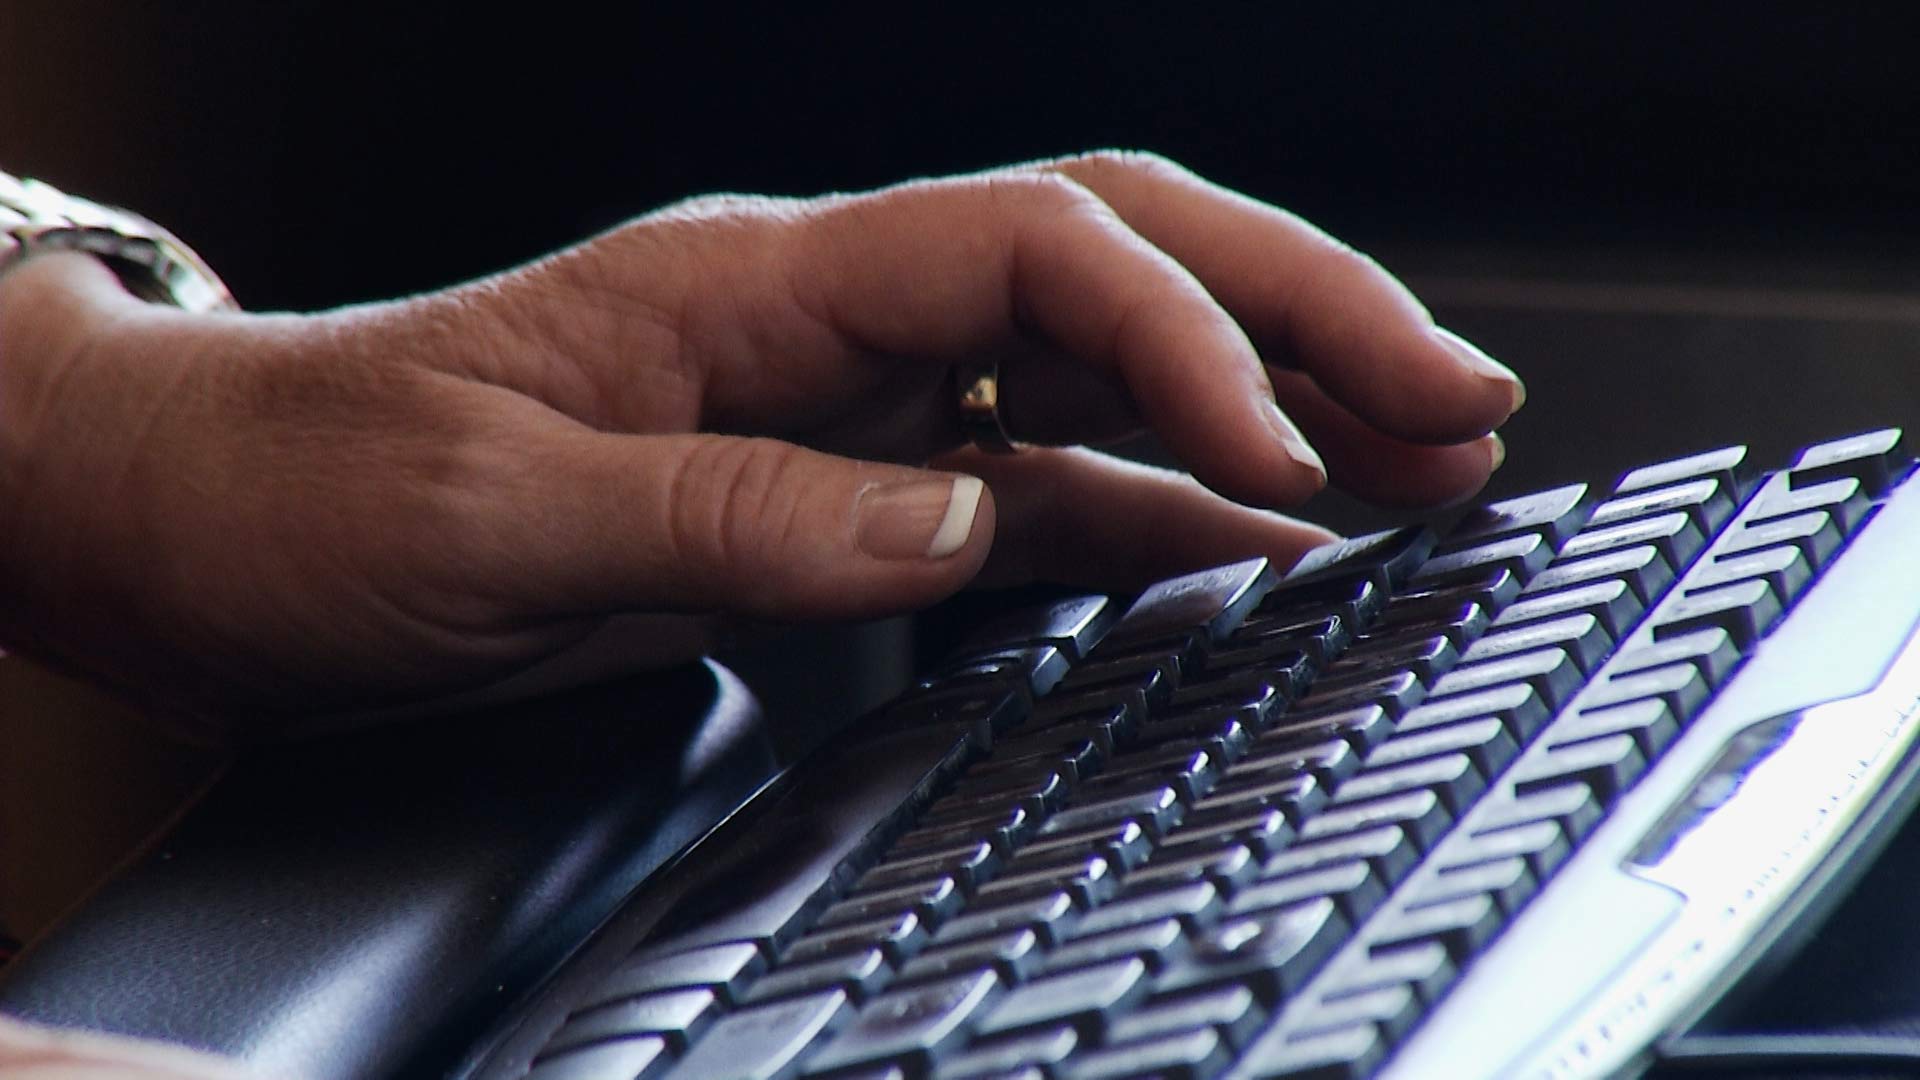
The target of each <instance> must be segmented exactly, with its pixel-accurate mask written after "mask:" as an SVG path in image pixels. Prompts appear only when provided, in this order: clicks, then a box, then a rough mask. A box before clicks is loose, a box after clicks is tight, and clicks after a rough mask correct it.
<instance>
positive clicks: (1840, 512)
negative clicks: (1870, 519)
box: [1747, 476, 1873, 536]
mask: <svg viewBox="0 0 1920 1080" xmlns="http://www.w3.org/2000/svg"><path fill="white" fill-rule="evenodd" d="M1872 506H1873V500H1871V499H1869V498H1868V497H1867V494H1866V492H1865V491H1863V490H1862V489H1861V487H1860V481H1858V480H1855V479H1854V478H1853V477H1851V476H1849V477H1845V478H1843V479H1839V480H1829V481H1827V482H1826V483H1824V484H1814V485H1813V486H1811V487H1793V488H1774V489H1772V490H1769V491H1768V492H1767V493H1766V494H1764V495H1762V496H1761V497H1760V498H1759V499H1757V500H1755V501H1754V505H1753V512H1752V513H1751V514H1749V515H1748V518H1747V520H1748V522H1749V523H1751V524H1754V525H1764V524H1767V523H1769V522H1771V521H1773V520H1776V519H1778V518H1784V517H1794V516H1797V515H1799V514H1804V513H1806V512H1807V511H1809V510H1823V511H1825V512H1826V513H1827V514H1828V515H1829V516H1830V517H1832V518H1833V521H1834V524H1835V525H1838V526H1839V528H1840V532H1841V534H1842V535H1845V536H1852V535H1853V533H1854V531H1855V530H1857V529H1858V528H1859V527H1860V523H1861V522H1862V521H1864V520H1866V516H1867V511H1868V510H1869V509H1870V508H1871V507H1872Z"/></svg>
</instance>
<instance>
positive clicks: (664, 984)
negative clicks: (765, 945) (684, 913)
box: [586, 941, 767, 1006]
mask: <svg viewBox="0 0 1920 1080" xmlns="http://www.w3.org/2000/svg"><path fill="white" fill-rule="evenodd" d="M766 969H767V958H766V954H765V953H763V952H762V951H761V949H760V946H759V945H757V944H755V943H754V942H751V941H732V942H726V943H723V944H719V945H709V946H705V947H703V948H698V949H692V950H689V951H686V952H677V953H666V954H659V953H653V952H647V951H642V952H641V953H639V954H637V955H636V956H635V957H634V958H633V959H631V960H628V961H627V962H626V963H624V964H622V965H621V966H620V967H619V968H618V969H617V970H615V972H614V973H613V975H612V976H610V977H609V978H608V979H607V981H606V982H604V983H602V984H601V985H600V986H598V987H596V988H595V990H594V993H593V995H592V996H591V998H590V999H589V1000H588V1001H587V1002H586V1004H587V1005H588V1006H593V1005H601V1004H605V1003H607V1002H610V1001H618V1000H620V999H622V998H630V997H639V996H641V995H642V994H651V993H655V992H657V991H661V990H682V989H688V988H696V987H706V988H709V989H711V990H712V991H713V992H714V993H715V994H716V995H717V996H718V997H719V998H720V1000H722V1001H726V1002H733V1001H738V1000H739V995H740V994H741V993H742V992H744V991H745V990H746V988H747V984H748V983H751V982H752V981H753V980H754V979H755V978H757V977H758V976H759V975H760V973H761V972H763V971H765V970H766Z"/></svg>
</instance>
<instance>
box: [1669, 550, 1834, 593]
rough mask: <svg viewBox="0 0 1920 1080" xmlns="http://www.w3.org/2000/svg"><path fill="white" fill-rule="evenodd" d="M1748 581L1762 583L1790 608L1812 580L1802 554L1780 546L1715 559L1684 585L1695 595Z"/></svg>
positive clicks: (1804, 554)
mask: <svg viewBox="0 0 1920 1080" xmlns="http://www.w3.org/2000/svg"><path fill="white" fill-rule="evenodd" d="M1749 579H1757V580H1761V581H1765V582H1766V583H1767V587H1768V588H1770V589H1772V590H1773V595H1774V596H1776V597H1779V598H1780V601H1781V602H1782V603H1786V604H1791V603H1792V602H1793V601H1795V600H1796V599H1799V596H1800V591H1801V590H1802V589H1805V588H1806V587H1807V583H1808V582H1810V581H1812V580H1813V567H1812V566H1810V565H1808V563H1807V556H1806V553H1805V552H1803V551H1801V550H1800V549H1799V548H1798V547H1795V546H1794V545H1792V544H1781V545H1779V546H1778V547H1770V548H1761V549H1760V550H1758V551H1747V552H1742V553H1741V554H1739V555H1735V556H1733V557H1732V558H1725V557H1719V556H1716V557H1715V558H1714V560H1713V561H1712V562H1711V563H1708V564H1706V565H1705V566H1702V567H1700V568H1699V570H1698V571H1697V572H1695V574H1694V575H1693V577H1692V578H1690V579H1689V580H1688V585H1689V586H1690V587H1691V588H1692V589H1693V590H1695V591H1705V590H1707V589H1711V588H1714V587H1715V586H1719V585H1730V584H1733V583H1734V582H1738V581H1747V580H1749Z"/></svg>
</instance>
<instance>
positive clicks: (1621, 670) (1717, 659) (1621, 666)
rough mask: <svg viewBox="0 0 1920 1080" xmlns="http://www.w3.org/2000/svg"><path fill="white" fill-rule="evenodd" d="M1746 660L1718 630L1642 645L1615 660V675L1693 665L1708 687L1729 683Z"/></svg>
mask: <svg viewBox="0 0 1920 1080" xmlns="http://www.w3.org/2000/svg"><path fill="white" fill-rule="evenodd" d="M1741 659H1742V655H1741V653H1740V650H1739V648H1738V647H1737V646H1735V645H1734V643H1733V636H1732V635H1731V634H1728V633H1727V632H1726V631H1725V630H1722V629H1720V628H1719V627H1717V626H1713V627H1708V628H1707V629H1705V630H1696V631H1694V632H1693V633H1690V634H1681V635H1680V636H1678V637H1669V638H1667V639H1665V640H1663V641H1657V642H1655V643H1653V644H1651V645H1642V646H1640V647H1638V648H1635V649H1632V650H1630V651H1628V652H1624V653H1621V654H1620V655H1619V656H1618V657H1616V658H1615V659H1614V664H1613V671H1614V673H1615V674H1620V675H1626V674H1629V673H1631V672H1635V671H1645V670H1647V669H1648V668H1656V667H1666V666H1667V665H1668V664H1680V663H1686V664H1692V665H1693V666H1694V667H1695V668H1697V669H1698V670H1699V672H1700V677H1701V678H1702V679H1705V680H1706V683H1707V685H1708V686H1719V685H1721V684H1722V683H1724V682H1726V680H1727V676H1728V675H1730V674H1732V673H1733V669H1734V668H1735V667H1737V666H1738V665H1739V663H1740V661H1741Z"/></svg>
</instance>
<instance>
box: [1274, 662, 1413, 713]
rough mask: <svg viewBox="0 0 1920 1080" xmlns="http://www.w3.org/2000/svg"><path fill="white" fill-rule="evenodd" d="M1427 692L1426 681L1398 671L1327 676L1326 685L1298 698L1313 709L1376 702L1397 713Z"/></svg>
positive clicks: (1334, 709) (1336, 709)
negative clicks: (1342, 678) (1352, 677)
mask: <svg viewBox="0 0 1920 1080" xmlns="http://www.w3.org/2000/svg"><path fill="white" fill-rule="evenodd" d="M1426 692H1427V688H1426V685H1425V684H1423V683H1422V682H1421V681H1420V677H1419V676H1418V675H1416V674H1414V673H1413V672H1410V671H1401V672H1396V673H1394V674H1391V675H1381V676H1376V677H1369V678H1364V679H1361V680H1358V681H1354V682H1345V683H1339V684H1336V683H1334V682H1333V681H1331V680H1330V681H1329V682H1328V683H1327V684H1325V685H1321V686H1315V687H1314V688H1313V691H1312V692H1311V693H1309V694H1308V695H1307V696H1306V697H1304V698H1302V699H1301V705H1302V706H1303V707H1304V708H1306V709H1311V710H1313V711H1314V712H1344V711H1345V710H1347V709H1357V708H1361V707H1363V706H1367V705H1377V706H1379V707H1380V708H1381V709H1383V710H1385V711H1386V713H1387V715H1388V716H1399V715H1401V714H1402V713H1404V712H1406V711H1407V710H1408V709H1410V708H1412V707H1413V706H1414V705H1416V704H1418V703H1419V702H1420V699H1421V698H1423V697H1425V696H1426Z"/></svg>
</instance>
